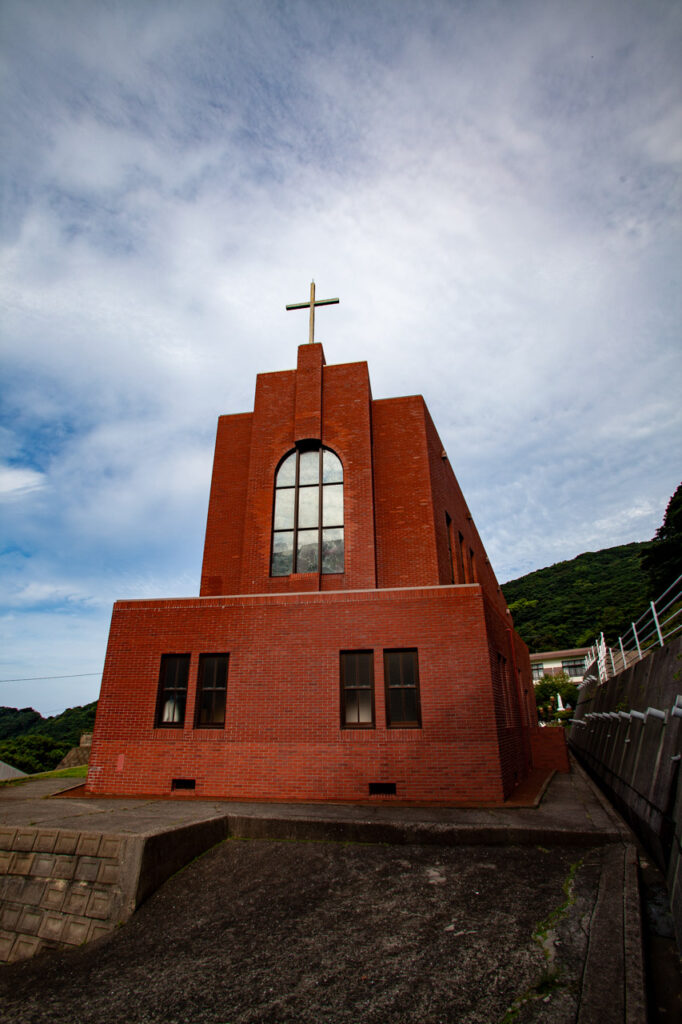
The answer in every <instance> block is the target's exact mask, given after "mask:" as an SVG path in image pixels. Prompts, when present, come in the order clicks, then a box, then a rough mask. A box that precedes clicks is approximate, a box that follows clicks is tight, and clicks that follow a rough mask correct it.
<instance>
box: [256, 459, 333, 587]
mask: <svg viewBox="0 0 682 1024" xmlns="http://www.w3.org/2000/svg"><path fill="white" fill-rule="evenodd" d="M294 572H323V573H342V572H343V467H342V465H341V460H340V459H339V457H338V455H335V454H334V452H332V451H330V450H329V449H328V448H314V449H307V450H304V451H295V452H291V453H290V454H289V455H287V457H286V458H285V459H284V461H283V462H282V463H280V467H279V469H278V470H277V475H276V477H275V504H274V512H273V526H272V559H271V562H270V574H271V575H272V576H289V575H291V573H294Z"/></svg>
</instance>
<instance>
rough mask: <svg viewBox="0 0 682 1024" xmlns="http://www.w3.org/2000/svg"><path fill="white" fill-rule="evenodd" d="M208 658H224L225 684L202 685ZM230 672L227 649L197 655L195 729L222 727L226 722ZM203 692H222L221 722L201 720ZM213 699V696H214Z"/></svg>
mask: <svg viewBox="0 0 682 1024" xmlns="http://www.w3.org/2000/svg"><path fill="white" fill-rule="evenodd" d="M209 658H224V659H225V685H224V686H205V685H204V674H205V671H206V664H207V662H208V659H209ZM229 674H230V655H229V652H228V651H216V652H207V653H202V654H200V655H199V668H198V670H197V692H196V697H195V701H194V728H195V729H224V728H225V724H226V722H227V680H228V677H229ZM205 693H212V694H214V695H215V694H218V693H224V694H225V700H224V702H223V720H222V722H202V721H201V713H202V710H203V706H202V697H203V694H205ZM214 699H215V698H214Z"/></svg>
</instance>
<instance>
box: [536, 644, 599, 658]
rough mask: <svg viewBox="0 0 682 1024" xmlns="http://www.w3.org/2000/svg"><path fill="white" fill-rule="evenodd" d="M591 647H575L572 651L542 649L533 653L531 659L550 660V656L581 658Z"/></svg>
mask: <svg viewBox="0 0 682 1024" xmlns="http://www.w3.org/2000/svg"><path fill="white" fill-rule="evenodd" d="M589 649H590V648H589V647H573V648H572V649H571V650H570V651H541V653H540V654H531V656H530V660H531V661H543V660H544V661H549V659H550V658H581V657H583V656H584V655H585V654H587V652H588V651H589Z"/></svg>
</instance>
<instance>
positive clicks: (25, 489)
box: [0, 466, 45, 501]
mask: <svg viewBox="0 0 682 1024" xmlns="http://www.w3.org/2000/svg"><path fill="white" fill-rule="evenodd" d="M44 486H45V476H44V474H43V473H37V472H36V471H35V470H33V469H25V468H22V467H20V466H0V501H16V500H19V499H21V498H23V497H25V496H26V495H27V494H31V493H33V492H34V491H39V490H41V489H42V488H43V487H44Z"/></svg>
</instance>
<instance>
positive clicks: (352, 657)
mask: <svg viewBox="0 0 682 1024" xmlns="http://www.w3.org/2000/svg"><path fill="white" fill-rule="evenodd" d="M341 725H342V726H345V727H350V728H356V729H363V728H364V729H368V728H371V727H372V726H373V725H374V654H373V652H372V651H341Z"/></svg>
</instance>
